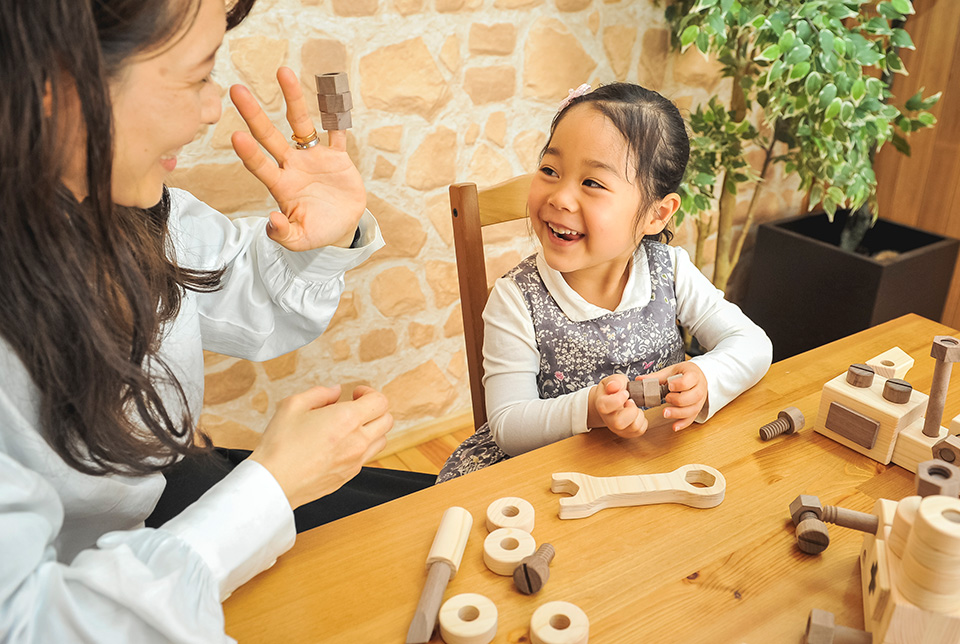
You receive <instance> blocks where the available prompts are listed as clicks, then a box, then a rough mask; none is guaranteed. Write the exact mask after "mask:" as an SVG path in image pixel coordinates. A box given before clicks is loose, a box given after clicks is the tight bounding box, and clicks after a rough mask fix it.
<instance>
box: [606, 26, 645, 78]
mask: <svg viewBox="0 0 960 644" xmlns="http://www.w3.org/2000/svg"><path fill="white" fill-rule="evenodd" d="M636 39H637V28H636V27H633V26H628V25H613V26H611V27H607V28H606V29H604V30H603V50H604V51H605V52H606V53H607V60H609V61H610V67H611V69H613V74H614V76H616V77H617V80H621V81H622V80H624V79H625V78H626V77H627V72H629V71H630V61H631V60H633V43H634V41H635V40H636Z"/></svg>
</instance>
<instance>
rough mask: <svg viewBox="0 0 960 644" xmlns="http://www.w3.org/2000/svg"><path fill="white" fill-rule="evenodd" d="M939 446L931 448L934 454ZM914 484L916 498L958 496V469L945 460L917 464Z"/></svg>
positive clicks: (959, 477)
mask: <svg viewBox="0 0 960 644" xmlns="http://www.w3.org/2000/svg"><path fill="white" fill-rule="evenodd" d="M940 442H941V443H942V442H944V441H940ZM939 444H940V443H937V445H934V446H933V453H934V454H936V453H937V446H938V445H939ZM951 454H953V452H951ZM951 460H952V459H951ZM914 484H915V485H916V488H917V496H923V497H926V496H933V495H937V494H939V495H940V496H953V497H956V496H960V468H958V467H957V466H956V465H954V464H953V463H952V462H950V461H948V460H947V459H944V460H932V461H924V462H922V463H918V464H917V474H916V476H915V477H914Z"/></svg>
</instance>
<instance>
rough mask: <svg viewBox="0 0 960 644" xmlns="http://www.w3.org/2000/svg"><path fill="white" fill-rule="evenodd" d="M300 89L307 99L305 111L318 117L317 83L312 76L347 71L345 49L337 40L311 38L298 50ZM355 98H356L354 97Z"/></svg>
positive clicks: (347, 64) (347, 62) (347, 63)
mask: <svg viewBox="0 0 960 644" xmlns="http://www.w3.org/2000/svg"><path fill="white" fill-rule="evenodd" d="M300 61H301V63H302V64H301V66H300V89H302V90H303V95H304V96H306V97H307V109H308V110H309V112H310V115H311V116H312V117H313V118H318V117H319V115H320V107H319V105H318V104H317V99H316V95H317V83H316V81H315V80H314V76H316V75H317V74H326V73H327V72H340V71H346V70H347V69H349V61H348V59H347V48H346V47H345V46H344V44H343V43H342V42H340V41H338V40H332V39H328V38H312V39H310V40H307V41H305V42H304V43H303V46H302V47H301V48H300ZM354 98H356V97H354Z"/></svg>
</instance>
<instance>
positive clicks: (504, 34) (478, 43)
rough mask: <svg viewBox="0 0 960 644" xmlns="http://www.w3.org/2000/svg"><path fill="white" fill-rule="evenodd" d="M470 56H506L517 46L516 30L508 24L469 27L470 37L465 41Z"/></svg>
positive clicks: (476, 24) (475, 24) (477, 24)
mask: <svg viewBox="0 0 960 644" xmlns="http://www.w3.org/2000/svg"><path fill="white" fill-rule="evenodd" d="M467 43H468V47H469V49H470V53H471V54H477V55H483V54H491V55H494V56H506V55H507V54H510V53H512V52H513V48H514V47H516V46H517V28H516V27H515V26H513V25H512V24H510V23H509V22H501V23H498V24H495V25H482V24H479V23H474V24H472V25H470V35H469V39H468V40H467Z"/></svg>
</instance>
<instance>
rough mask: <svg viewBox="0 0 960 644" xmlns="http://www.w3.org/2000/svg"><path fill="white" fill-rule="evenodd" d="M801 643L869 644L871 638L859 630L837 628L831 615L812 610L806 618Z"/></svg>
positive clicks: (822, 611) (817, 609) (843, 627)
mask: <svg viewBox="0 0 960 644" xmlns="http://www.w3.org/2000/svg"><path fill="white" fill-rule="evenodd" d="M803 641H804V643H805V644H871V642H872V641H873V638H872V637H871V635H870V633H868V632H867V631H861V630H860V629H859V628H850V627H849V626H837V625H836V623H835V621H834V616H833V613H829V612H827V611H825V610H820V609H819V608H813V609H811V610H810V616H809V617H808V618H807V632H806V633H805V634H804V640H803Z"/></svg>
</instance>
